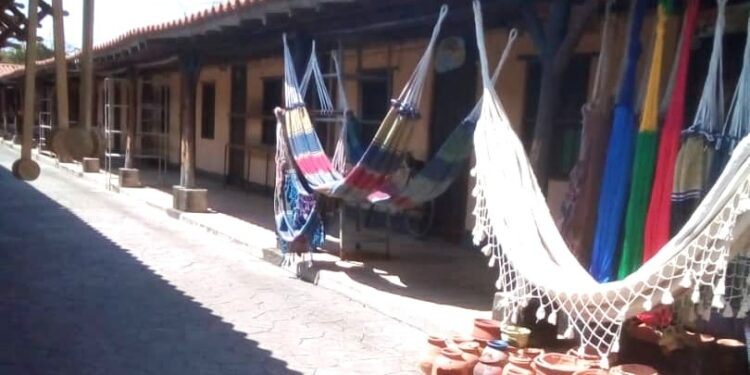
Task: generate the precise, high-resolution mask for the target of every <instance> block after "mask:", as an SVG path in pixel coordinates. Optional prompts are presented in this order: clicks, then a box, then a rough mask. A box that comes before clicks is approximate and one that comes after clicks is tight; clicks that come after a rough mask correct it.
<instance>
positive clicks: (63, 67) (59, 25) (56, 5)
mask: <svg viewBox="0 0 750 375" xmlns="http://www.w3.org/2000/svg"><path fill="white" fill-rule="evenodd" d="M52 21H53V27H54V34H55V88H56V89H57V92H56V94H57V126H58V127H59V128H60V129H67V128H68V126H69V125H68V121H69V115H68V63H67V61H66V59H65V31H64V30H65V28H64V25H63V8H62V0H52Z"/></svg>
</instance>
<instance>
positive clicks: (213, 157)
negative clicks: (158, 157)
mask: <svg viewBox="0 0 750 375" xmlns="http://www.w3.org/2000/svg"><path fill="white" fill-rule="evenodd" d="M204 82H213V83H214V84H215V85H216V107H215V116H214V126H215V128H214V138H213V139H204V138H202V137H201V129H202V126H203V124H202V106H203V93H202V90H201V84H202V83H204ZM229 83H230V69H229V67H228V66H208V67H205V68H203V69H201V72H200V75H199V78H198V89H197V93H196V95H197V96H196V103H195V119H196V129H195V138H196V142H195V153H196V158H195V167H196V168H197V169H199V170H201V171H206V172H211V173H217V174H223V173H224V148H225V147H226V144H227V142H229V103H230V101H229V99H230V98H229Z"/></svg>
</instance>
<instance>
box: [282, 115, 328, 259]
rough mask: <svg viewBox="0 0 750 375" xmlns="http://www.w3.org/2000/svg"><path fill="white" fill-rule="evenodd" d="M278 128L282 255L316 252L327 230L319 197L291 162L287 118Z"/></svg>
mask: <svg viewBox="0 0 750 375" xmlns="http://www.w3.org/2000/svg"><path fill="white" fill-rule="evenodd" d="M277 118H278V119H279V123H278V124H277V125H276V188H275V192H274V200H273V208H274V216H275V220H276V234H277V235H278V238H279V248H280V250H281V252H282V253H284V254H286V253H288V252H294V253H299V252H302V251H305V250H307V251H312V250H314V249H315V248H318V247H320V246H322V245H323V242H324V241H325V231H324V228H323V220H322V218H321V217H320V214H319V213H318V206H317V201H316V199H315V194H314V193H313V192H311V191H309V190H307V188H305V186H304V185H302V184H301V183H300V181H299V179H298V178H297V173H296V172H295V171H294V167H293V166H292V164H291V163H289V158H288V155H287V151H286V150H287V146H286V142H285V140H284V137H283V134H282V127H283V125H282V123H281V121H283V117H280V116H278V114H277Z"/></svg>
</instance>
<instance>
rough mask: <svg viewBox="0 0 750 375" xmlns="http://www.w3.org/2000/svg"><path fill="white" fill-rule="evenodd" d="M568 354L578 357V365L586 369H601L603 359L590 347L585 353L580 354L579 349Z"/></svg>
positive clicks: (574, 349)
mask: <svg viewBox="0 0 750 375" xmlns="http://www.w3.org/2000/svg"><path fill="white" fill-rule="evenodd" d="M566 354H568V355H570V356H573V357H576V358H577V359H578V364H580V365H582V366H583V367H586V368H590V367H599V366H600V365H601V362H602V357H601V356H599V353H597V352H596V350H594V349H591V348H589V347H587V348H585V349H584V350H583V353H580V352H579V351H578V349H576V348H573V349H570V350H568V352H567V353H566Z"/></svg>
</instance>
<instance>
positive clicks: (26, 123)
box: [21, 0, 39, 160]
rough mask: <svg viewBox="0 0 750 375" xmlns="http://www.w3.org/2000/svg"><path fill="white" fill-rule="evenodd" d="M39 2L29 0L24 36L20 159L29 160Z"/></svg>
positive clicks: (32, 131)
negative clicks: (24, 53) (24, 64)
mask: <svg viewBox="0 0 750 375" xmlns="http://www.w3.org/2000/svg"><path fill="white" fill-rule="evenodd" d="M38 12H39V1H38V0H29V15H28V22H29V24H28V26H27V34H26V70H25V75H24V88H23V128H22V129H23V134H22V136H21V159H26V160H31V145H32V141H33V139H32V138H33V136H34V118H35V117H36V116H34V103H35V102H36V101H35V100H34V97H35V95H36V48H37V47H36V46H37V43H36V28H37V24H38V23H39V21H38Z"/></svg>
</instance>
